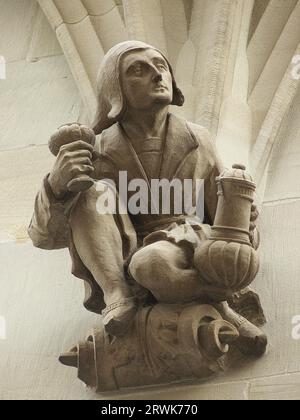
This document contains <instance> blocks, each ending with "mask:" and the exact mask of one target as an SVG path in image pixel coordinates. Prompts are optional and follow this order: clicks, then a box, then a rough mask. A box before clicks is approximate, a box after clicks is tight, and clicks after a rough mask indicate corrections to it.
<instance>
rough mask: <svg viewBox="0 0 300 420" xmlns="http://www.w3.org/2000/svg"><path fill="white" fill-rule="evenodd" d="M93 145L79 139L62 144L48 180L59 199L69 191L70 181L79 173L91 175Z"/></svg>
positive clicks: (92, 168) (92, 169)
mask: <svg viewBox="0 0 300 420" xmlns="http://www.w3.org/2000/svg"><path fill="white" fill-rule="evenodd" d="M93 150H94V148H93V146H92V145H90V144H88V143H86V142H85V141H82V140H77V141H74V142H72V143H69V144H65V145H63V146H61V148H60V150H59V153H58V155H57V157H56V161H55V163H54V166H53V168H52V171H51V172H50V175H49V178H48V182H49V185H50V187H51V190H52V192H53V194H54V195H55V197H56V198H57V199H62V198H63V197H64V196H65V194H66V193H67V192H68V187H67V185H68V183H69V182H70V181H71V180H73V179H75V178H77V177H78V175H82V174H86V175H90V174H91V173H92V172H93V171H94V167H93V164H92V153H93Z"/></svg>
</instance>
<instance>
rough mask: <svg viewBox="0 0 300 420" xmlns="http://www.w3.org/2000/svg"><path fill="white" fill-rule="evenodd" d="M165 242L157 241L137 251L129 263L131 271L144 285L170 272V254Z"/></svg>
mask: <svg viewBox="0 0 300 420" xmlns="http://www.w3.org/2000/svg"><path fill="white" fill-rule="evenodd" d="M167 254H168V252H167V250H166V247H165V246H164V242H156V243H154V244H151V245H148V246H146V247H145V248H142V249H140V250H139V251H137V252H136V253H135V254H134V255H133V257H132V259H131V262H130V264H129V272H130V274H131V275H132V277H133V278H134V279H135V280H136V281H137V282H138V283H140V284H141V285H142V286H145V287H146V285H147V286H148V285H149V280H151V283H155V282H157V281H159V279H161V278H162V277H164V276H167V275H169V274H170V270H171V267H170V264H169V261H170V256H168V255H167Z"/></svg>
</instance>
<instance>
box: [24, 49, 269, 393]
mask: <svg viewBox="0 0 300 420" xmlns="http://www.w3.org/2000/svg"><path fill="white" fill-rule="evenodd" d="M97 89H98V110H97V114H96V118H95V122H94V124H93V130H91V129H89V128H88V127H85V126H83V125H81V124H78V123H74V124H68V125H65V126H63V127H61V128H59V129H58V131H57V132H56V133H55V134H54V135H53V136H52V138H51V140H50V143H49V146H50V149H51V151H52V152H53V153H54V154H55V155H57V158H56V161H55V164H54V166H53V169H52V171H51V172H50V174H48V175H47V176H46V177H45V179H44V181H43V185H42V187H41V190H40V191H39V193H38V195H37V197H36V202H35V210H34V215H33V217H32V221H31V223H30V226H29V235H30V237H31V239H32V241H33V244H34V245H35V246H37V247H40V248H43V249H59V248H65V247H68V248H69V250H70V254H71V258H72V262H73V269H72V272H73V274H74V275H75V276H77V277H79V278H81V279H83V280H84V285H85V301H84V305H85V307H86V308H87V309H88V310H90V311H93V312H96V313H98V314H102V317H101V322H100V321H99V326H98V328H97V329H96V330H95V332H94V333H93V334H92V335H91V336H89V338H88V340H87V341H86V342H84V343H81V344H80V345H79V346H77V347H75V348H74V349H72V351H71V352H68V353H65V354H63V355H61V358H60V360H61V361H62V363H64V364H67V365H70V366H75V367H78V369H79V377H80V378H81V379H82V380H83V381H84V382H86V383H87V384H88V385H90V386H96V387H97V389H98V390H99V391H105V390H110V389H116V388H119V387H122V386H125V387H126V386H137V385H146V384H154V383H164V382H170V381H173V380H182V379H190V378H193V377H197V378H198V377H200V378H203V377H207V376H209V375H210V374H212V373H214V372H216V371H218V369H219V366H220V360H222V359H223V358H224V355H225V354H226V353H227V352H228V349H229V345H235V346H236V347H238V348H239V349H240V350H241V351H243V352H244V353H247V354H252V355H253V354H255V355H261V354H263V353H264V351H265V348H266V344H267V340H266V336H265V335H264V334H263V332H262V331H261V330H260V329H259V328H258V327H257V326H256V325H254V323H252V322H250V321H254V322H255V313H256V312H257V310H258V311H260V313H262V311H261V308H260V305H259V299H258V297H257V295H256V294H255V293H253V292H251V291H248V289H246V287H247V286H248V285H249V284H250V283H251V282H252V281H253V279H254V277H255V275H256V273H257V270H258V256H257V253H256V248H257V247H258V242H259V240H258V238H259V236H258V232H257V229H256V226H255V221H256V219H257V216H258V213H257V210H256V207H255V206H254V205H253V194H254V190H255V185H254V184H253V181H252V179H251V177H250V176H249V175H248V174H247V173H246V172H245V168H244V167H243V166H242V165H234V167H233V169H232V170H225V169H224V168H223V166H222V163H221V161H220V159H219V157H218V155H217V152H216V150H215V148H214V146H213V143H212V142H211V139H210V136H209V133H208V131H207V130H206V129H205V128H203V127H201V126H199V125H196V124H192V123H189V122H187V121H185V120H183V119H181V118H178V117H176V116H175V115H173V114H172V113H170V112H169V105H177V106H181V105H183V103H184V97H183V95H182V93H181V91H180V89H179V88H178V87H177V84H176V82H175V79H174V75H173V71H172V68H171V65H170V64H169V62H168V60H167V59H166V57H165V56H164V55H163V54H162V53H161V52H160V51H159V50H157V49H156V48H154V47H152V46H150V45H147V44H145V43H142V42H139V41H127V42H124V43H121V44H118V45H116V46H115V47H113V48H112V49H111V50H110V51H109V52H108V53H107V54H106V56H105V57H104V59H103V62H102V65H101V68H100V71H99V76H98V80H97ZM95 135H97V136H98V137H97V139H95ZM121 172H126V174H127V182H128V184H129V183H130V182H131V181H133V180H136V179H142V180H143V181H144V182H145V185H147V187H148V188H149V191H148V192H149V194H150V192H151V191H150V189H151V187H150V185H151V180H153V179H156V180H168V181H170V182H171V181H172V180H174V179H176V180H180V181H181V182H182V185H184V180H187V179H189V180H200V179H202V180H204V221H203V222H202V221H200V220H198V219H197V218H195V217H194V215H192V214H187V213H186V212H185V211H184V210H183V211H182V214H178V213H177V212H176V211H175V210H176V209H175V207H176V205H175V204H174V203H173V204H172V202H171V205H170V209H169V211H168V214H165V212H162V211H161V209H160V208H159V209H157V208H156V209H155V211H153V206H152V207H151V200H150V203H147V204H146V206H148V210H149V211H142V212H140V213H137V214H136V212H135V213H134V214H133V213H130V209H128V213H127V214H124V213H125V212H124V213H123V212H120V211H116V212H115V214H112V213H108V214H99V211H98V207H97V206H98V203H99V201H98V200H99V197H101V194H104V191H105V188H103V189H101V188H99V185H100V184H103V187H104V186H106V187H107V185H108V184H107V180H111V181H113V182H114V184H115V185H116V187H117V192H118V193H120V188H121V186H120V185H119V183H120V177H119V175H120V173H121ZM216 181H217V182H216ZM99 183H100V184H99ZM106 189H107V188H106ZM181 194H182V197H181V198H182V199H183V195H184V191H181ZM190 194H192V196H193V202H195V200H196V195H197V191H196V189H195V183H193V189H192V191H190ZM133 195H134V192H133V191H128V198H129V199H130V198H132V197H133ZM175 195H176V194H175V193H174V197H173V198H174V200H175ZM176 197H177V199H178V195H177V196H176ZM218 198H219V200H218ZM152 204H153V203H152ZM158 204H161V203H158ZM140 207H142V205H141V203H140ZM158 207H160V206H158ZM143 208H145V207H143ZM247 300H248V303H246V304H245V305H243V304H242V305H240V304H239V302H242V303H243V302H245V301H247ZM249 302H252V303H253V305H252V306H253V314H250V316H249V314H248V318H249V319H247V318H246V317H243V316H242V315H241V314H242V313H243V307H248V308H249ZM231 306H232V307H231ZM250 306H251V305H250ZM233 307H234V309H235V310H234V309H233ZM255 311H256V312H255ZM250 318H251V320H250ZM261 318H263V315H261ZM256 320H257V317H256ZM255 323H256V322H255Z"/></svg>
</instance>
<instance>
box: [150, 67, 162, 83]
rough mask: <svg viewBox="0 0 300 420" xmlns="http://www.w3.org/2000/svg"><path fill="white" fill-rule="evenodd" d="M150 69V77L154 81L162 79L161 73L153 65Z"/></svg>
mask: <svg viewBox="0 0 300 420" xmlns="http://www.w3.org/2000/svg"><path fill="white" fill-rule="evenodd" d="M152 69H153V77H152V80H153V81H154V82H155V83H158V82H161V81H162V75H161V73H160V72H159V71H158V70H157V68H155V67H154V66H153V67H152Z"/></svg>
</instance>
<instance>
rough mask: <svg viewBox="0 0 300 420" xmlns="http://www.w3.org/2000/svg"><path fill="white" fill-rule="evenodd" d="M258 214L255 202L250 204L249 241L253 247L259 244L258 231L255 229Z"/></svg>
mask: <svg viewBox="0 0 300 420" xmlns="http://www.w3.org/2000/svg"><path fill="white" fill-rule="evenodd" d="M258 216H259V211H258V208H257V205H256V204H252V206H251V215H250V226H249V231H250V241H251V243H252V245H253V247H254V248H255V249H257V248H258V246H259V232H258V230H257V229H256V221H257V219H258Z"/></svg>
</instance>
